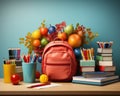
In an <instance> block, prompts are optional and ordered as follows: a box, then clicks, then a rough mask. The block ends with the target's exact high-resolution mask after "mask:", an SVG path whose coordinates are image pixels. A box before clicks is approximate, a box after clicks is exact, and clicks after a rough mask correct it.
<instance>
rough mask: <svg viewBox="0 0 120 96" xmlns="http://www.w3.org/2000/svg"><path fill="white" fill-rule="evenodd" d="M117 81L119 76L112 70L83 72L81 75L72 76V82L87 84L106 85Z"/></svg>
mask: <svg viewBox="0 0 120 96" xmlns="http://www.w3.org/2000/svg"><path fill="white" fill-rule="evenodd" d="M117 81H119V76H116V75H114V74H113V73H112V72H85V73H83V76H73V79H72V82H73V83H79V84H89V85H97V86H102V85H107V84H110V83H114V82H117Z"/></svg>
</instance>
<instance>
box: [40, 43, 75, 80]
mask: <svg viewBox="0 0 120 96" xmlns="http://www.w3.org/2000/svg"><path fill="white" fill-rule="evenodd" d="M76 71H77V62H76V58H75V55H74V52H73V49H72V47H71V46H70V45H69V44H68V43H67V42H66V41H52V42H50V43H49V44H48V45H47V46H46V47H45V49H44V51H43V54H42V73H44V74H47V75H48V77H49V80H50V81H70V80H72V76H73V75H75V74H76Z"/></svg>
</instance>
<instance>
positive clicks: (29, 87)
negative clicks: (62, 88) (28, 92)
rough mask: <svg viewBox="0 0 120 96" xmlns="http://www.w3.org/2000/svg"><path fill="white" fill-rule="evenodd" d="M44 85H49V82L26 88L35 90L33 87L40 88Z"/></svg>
mask: <svg viewBox="0 0 120 96" xmlns="http://www.w3.org/2000/svg"><path fill="white" fill-rule="evenodd" d="M45 85H50V82H47V83H41V84H36V85H32V86H28V87H27V88H35V87H40V86H45Z"/></svg>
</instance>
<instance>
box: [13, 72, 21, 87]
mask: <svg viewBox="0 0 120 96" xmlns="http://www.w3.org/2000/svg"><path fill="white" fill-rule="evenodd" d="M20 81H21V77H20V75H19V74H13V75H12V76H11V82H12V84H13V85H18V84H19V82H20Z"/></svg>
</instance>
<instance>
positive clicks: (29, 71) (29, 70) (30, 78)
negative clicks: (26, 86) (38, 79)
mask: <svg viewBox="0 0 120 96" xmlns="http://www.w3.org/2000/svg"><path fill="white" fill-rule="evenodd" d="M22 70H23V81H24V82H25V83H33V82H35V73H36V63H25V62H23V63H22Z"/></svg>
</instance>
